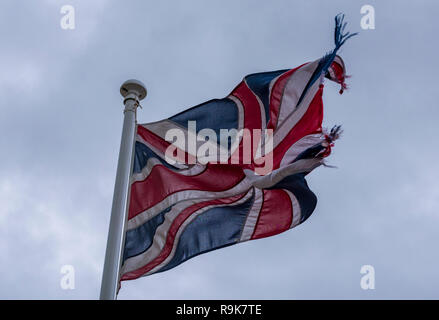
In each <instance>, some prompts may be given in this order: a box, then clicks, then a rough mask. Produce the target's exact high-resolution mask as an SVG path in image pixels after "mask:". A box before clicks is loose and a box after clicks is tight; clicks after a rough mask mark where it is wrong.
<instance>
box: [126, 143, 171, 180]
mask: <svg viewBox="0 0 439 320" xmlns="http://www.w3.org/2000/svg"><path fill="white" fill-rule="evenodd" d="M150 158H155V159H157V160H159V161H160V162H161V163H162V164H163V165H164V166H165V167H167V168H170V169H177V168H175V167H174V166H172V165H170V164H169V163H167V162H166V160H164V159H162V158H161V157H159V156H158V155H157V154H156V153H155V152H154V151H152V150H151V149H150V148H148V147H147V146H146V145H145V144H143V143H141V142H139V141H136V144H135V147H134V162H133V173H139V172H141V171H142V169H143V168H144V167H145V166H146V164H147V163H148V159H150Z"/></svg>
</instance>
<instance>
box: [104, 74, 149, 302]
mask: <svg viewBox="0 0 439 320" xmlns="http://www.w3.org/2000/svg"><path fill="white" fill-rule="evenodd" d="M120 94H121V95H122V96H123V97H124V101H123V103H124V105H125V109H124V120H123V128H122V139H121V143H120V151H119V161H118V164H117V173H116V182H115V186H114V194H113V205H112V208H111V218H110V228H109V231H108V239H107V251H106V253H105V262H104V270H103V274H102V284H101V296H100V299H101V300H115V299H116V295H117V287H118V284H119V272H120V267H121V264H122V254H123V248H124V242H125V224H126V220H127V211H128V205H129V191H130V177H131V171H132V167H133V159H134V157H133V153H134V141H135V134H136V109H137V107H138V106H139V101H140V100H142V99H143V98H145V97H146V88H145V86H144V84H143V83H142V82H140V81H137V80H127V81H125V82H124V83H123V84H122V86H121V87H120Z"/></svg>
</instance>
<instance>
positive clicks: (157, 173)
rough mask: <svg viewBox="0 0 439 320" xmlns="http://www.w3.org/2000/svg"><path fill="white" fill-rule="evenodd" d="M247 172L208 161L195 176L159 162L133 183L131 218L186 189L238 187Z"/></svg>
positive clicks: (129, 213) (211, 189) (216, 189)
mask: <svg viewBox="0 0 439 320" xmlns="http://www.w3.org/2000/svg"><path fill="white" fill-rule="evenodd" d="M244 176H245V174H244V173H243V171H242V169H241V168H239V167H237V166H227V165H226V166H225V165H211V164H208V165H207V168H206V170H204V171H203V172H201V173H200V174H198V175H194V176H184V175H181V174H178V173H177V172H174V171H172V170H170V169H168V168H166V167H164V166H155V167H153V168H152V170H151V173H150V174H149V176H148V177H147V178H146V179H145V180H143V181H137V182H134V183H133V184H132V186H131V194H130V208H129V212H128V219H131V218H133V217H135V216H136V215H138V214H140V213H141V212H143V211H145V210H147V209H148V208H151V207H152V206H154V205H156V204H157V203H159V202H160V201H162V200H163V199H165V198H166V197H168V196H169V195H171V194H173V193H176V192H179V191H185V190H202V191H225V190H228V189H230V188H232V187H234V186H235V185H236V184H237V183H239V182H240V181H241V180H242V179H243V178H244Z"/></svg>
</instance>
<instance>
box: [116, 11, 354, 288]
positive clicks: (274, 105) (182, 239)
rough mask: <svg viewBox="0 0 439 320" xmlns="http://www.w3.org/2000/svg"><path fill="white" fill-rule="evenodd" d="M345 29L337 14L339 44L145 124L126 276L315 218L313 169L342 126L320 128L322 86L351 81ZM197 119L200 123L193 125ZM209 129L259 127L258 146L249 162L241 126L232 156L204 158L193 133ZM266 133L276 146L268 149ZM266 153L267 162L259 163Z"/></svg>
mask: <svg viewBox="0 0 439 320" xmlns="http://www.w3.org/2000/svg"><path fill="white" fill-rule="evenodd" d="M343 29H344V24H343V22H342V19H341V18H340V16H338V17H337V18H336V32H335V45H336V47H335V49H334V50H333V51H332V52H330V53H328V54H327V55H325V56H324V57H323V58H321V59H318V60H315V61H312V62H308V63H305V64H302V65H301V66H299V67H297V68H294V69H287V70H279V71H272V72H263V73H255V74H250V75H248V76H246V77H244V79H243V81H242V82H240V83H239V84H238V85H237V86H236V87H235V89H234V90H233V91H232V92H231V93H230V94H229V95H228V96H227V97H225V98H223V99H214V100H210V101H208V102H205V103H202V104H200V105H197V106H195V107H193V108H190V109H188V110H186V111H184V112H181V113H179V114H177V115H175V116H173V117H170V118H169V119H166V120H163V121H159V122H154V123H147V124H139V125H137V135H136V143H135V155H134V165H133V173H132V179H131V191H130V202H129V212H128V222H127V228H126V234H125V247H124V254H123V265H122V268H121V278H120V279H121V280H130V279H136V278H138V277H141V276H145V275H150V274H153V273H157V272H162V271H166V270H169V269H171V268H173V267H175V266H177V265H179V264H181V263H182V262H184V261H186V260H188V259H190V258H192V257H194V256H196V255H198V254H201V253H205V252H208V251H211V250H214V249H218V248H222V247H225V246H229V245H232V244H236V243H238V242H243V241H247V240H254V239H259V238H264V237H269V236H273V235H276V234H279V233H281V232H284V231H286V230H288V229H291V228H294V227H295V226H297V225H298V224H300V223H302V222H304V221H305V220H306V219H307V218H309V216H310V215H311V214H312V212H313V210H314V208H315V206H316V202H317V198H316V196H315V195H314V193H313V192H312V191H311V190H310V189H309V187H308V185H307V182H306V180H305V177H306V175H307V174H308V173H309V172H311V171H312V170H313V169H315V168H316V167H318V166H320V165H322V164H324V158H325V157H327V156H328V155H329V154H330V152H331V147H332V146H333V141H334V140H336V139H337V138H338V136H339V134H340V127H339V126H336V127H334V128H333V129H332V130H330V131H327V130H325V129H323V128H322V120H323V103H322V93H323V87H324V83H323V80H324V79H325V78H327V79H329V80H332V81H335V82H337V83H339V84H340V85H341V92H342V91H343V89H345V87H346V85H345V77H346V72H345V65H344V62H343V60H342V59H341V58H340V57H339V56H338V55H336V52H337V50H338V48H339V47H340V46H341V45H342V44H343V43H344V41H346V39H347V38H349V37H351V36H352V35H351V34H349V33H346V34H343V33H342V32H343ZM191 121H195V122H194V123H196V128H190V122H191ZM173 129H177V130H179V131H180V132H182V134H183V135H184V138H185V139H184V140H183V141H185V142H184V143H180V145H179V144H178V143H174V142H173V141H169V138H168V137H167V133H169V132H170V131H171V130H173ZM206 129H208V130H210V131H209V132H211V133H212V132H213V133H215V134H216V135H217V136H219V135H220V134H221V133H220V131H221V130H222V129H227V130H233V129H235V130H236V132H242V131H243V129H248V130H249V131H250V132H257V133H260V134H259V135H258V134H256V135H251V137H250V138H251V141H252V145H257V146H259V147H258V148H256V149H257V150H255V149H254V148H252V151H251V154H250V156H249V157H247V161H244V160H243V158H245V155H244V156H243V153H244V151H245V150H244V142H245V141H244V140H245V139H244V137H243V135H239V134H238V135H235V136H232V137H231V138H230V140H229V141H228V145H227V147H226V149H227V150H226V161H225V162H221V163H218V162H217V161H210V160H209V161H207V162H206V161H205V162H203V163H201V162H200V161H199V160H198V159H197V152H196V150H197V148H195V149H194V148H191V146H190V142H189V141H190V136H191V135H199V134H202V133H203V130H206ZM204 132H206V131H204ZM264 132H272V134H269V135H268V136H267V135H266V134H264ZM268 141H269V142H270V145H271V147H270V148H268V149H266V148H265V150H262V151H261V150H260V149H261V146H265V145H266V144H268ZM210 142H211V143H212V141H210ZM200 143H203V141H201V142H200V141H199V140H195V144H200ZM213 143H214V144H217V146H218V149H221V148H223V149H224V146H220V145H219V142H218V141H213ZM197 146H198V145H197ZM197 146H196V147H197ZM170 147H173V148H174V151H178V152H177V153H178V154H180V156H176V158H177V159H178V161H174V162H170V161H169V159H168V158H169V156H168V155H167V150H169V148H170ZM262 149H264V148H262ZM172 155H175V152H173V153H172ZM233 159H238V160H237V161H233ZM267 161H270V162H271V163H270V168H269V170H268V171H266V172H263V173H262V174H261V173H259V172H257V170H258V168H261V167H263V166H264V164H266V162H267Z"/></svg>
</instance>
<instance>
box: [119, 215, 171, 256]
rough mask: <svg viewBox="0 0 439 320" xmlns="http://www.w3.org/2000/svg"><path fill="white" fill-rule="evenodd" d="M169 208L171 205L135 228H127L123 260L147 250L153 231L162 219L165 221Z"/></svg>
mask: <svg viewBox="0 0 439 320" xmlns="http://www.w3.org/2000/svg"><path fill="white" fill-rule="evenodd" d="M171 208H172V207H169V208H167V209H165V210H163V211H162V212H160V213H159V214H158V215H156V216H155V217H153V218H151V219H149V220H148V221H146V222H145V223H144V224H142V225H141V226H139V227H137V228H136V229H132V230H128V231H127V232H126V236H125V249H124V254H123V261H125V260H126V259H128V258H131V257H134V256H137V255H138V254H141V253H143V252H145V251H146V250H148V248H149V247H150V246H151V244H152V239H153V238H154V235H155V231H156V230H157V228H158V227H159V226H160V225H161V224H162V223H163V221H165V214H166V213H167V212H169V211H170V210H171Z"/></svg>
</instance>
